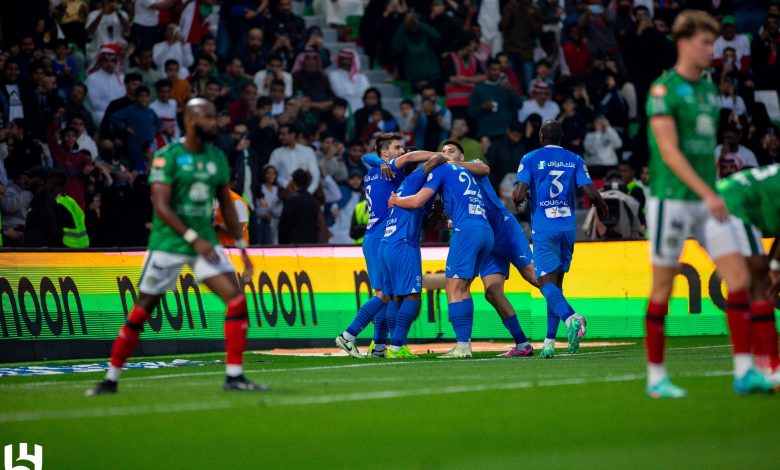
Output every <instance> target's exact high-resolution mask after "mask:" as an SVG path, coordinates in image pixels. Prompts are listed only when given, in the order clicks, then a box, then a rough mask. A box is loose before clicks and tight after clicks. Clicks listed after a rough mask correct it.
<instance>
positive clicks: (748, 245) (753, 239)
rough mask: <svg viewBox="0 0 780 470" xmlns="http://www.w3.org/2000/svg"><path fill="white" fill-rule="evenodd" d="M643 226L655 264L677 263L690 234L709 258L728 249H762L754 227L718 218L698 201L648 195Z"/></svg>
mask: <svg viewBox="0 0 780 470" xmlns="http://www.w3.org/2000/svg"><path fill="white" fill-rule="evenodd" d="M647 228H648V231H649V233H650V253H651V255H652V260H653V265H655V266H664V267H675V266H677V265H678V263H679V259H680V254H681V253H682V249H683V246H684V245H685V240H686V239H688V238H691V237H692V238H694V239H696V241H698V242H699V245H701V246H702V248H704V249H705V250H707V253H708V254H709V255H710V258H712V259H713V260H715V259H718V258H720V257H721V256H725V255H728V254H731V253H739V254H741V255H743V256H756V255H761V254H763V253H764V250H763V246H762V245H761V235H760V233H759V231H758V230H757V229H756V228H755V227H753V226H752V225H747V224H745V223H744V222H742V221H741V220H739V219H737V218H736V217H734V216H730V217H729V219H728V220H727V221H726V222H722V223H721V222H718V221H717V220H715V219H714V218H712V216H710V213H709V211H708V210H707V206H706V205H705V204H704V203H703V202H701V201H679V200H673V199H663V200H660V199H657V198H654V197H651V198H650V200H649V201H648V203H647Z"/></svg>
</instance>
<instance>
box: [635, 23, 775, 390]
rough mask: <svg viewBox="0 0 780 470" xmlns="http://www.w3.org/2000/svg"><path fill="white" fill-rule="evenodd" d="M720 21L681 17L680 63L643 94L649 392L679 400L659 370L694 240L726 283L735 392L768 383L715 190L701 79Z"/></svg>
mask: <svg viewBox="0 0 780 470" xmlns="http://www.w3.org/2000/svg"><path fill="white" fill-rule="evenodd" d="M718 31H719V25H718V22H717V21H716V20H715V19H714V18H713V17H711V16H710V15H708V14H707V13H704V12H702V11H696V10H688V11H684V12H682V13H680V14H679V15H678V16H677V18H676V19H675V21H674V25H673V26H672V36H673V38H674V41H675V43H676V44H677V51H678V59H677V64H676V65H675V67H674V69H673V70H671V71H669V72H667V73H665V74H664V75H662V76H661V77H660V78H658V79H657V80H656V81H655V82H654V83H653V86H652V87H651V88H650V93H649V95H648V97H647V106H646V108H647V116H648V117H649V120H650V125H649V127H648V143H649V145H650V191H651V198H650V201H649V202H648V206H647V223H648V229H649V232H650V250H651V258H652V263H653V285H652V290H651V293H650V301H649V303H648V306H647V317H646V320H645V328H646V330H647V361H648V365H647V394H648V396H650V397H651V398H682V397H685V396H686V392H685V390H683V389H682V388H680V387H678V386H676V385H674V384H673V383H672V382H671V381H670V380H669V376H668V373H667V371H666V366H665V365H664V349H665V333H664V322H665V318H666V315H667V314H668V312H669V298H670V297H671V295H672V286H673V281H674V278H675V276H676V275H677V274H678V273H679V272H680V264H679V258H680V254H681V253H682V249H683V246H684V245H685V240H686V239H687V238H688V237H691V236H692V237H693V238H695V239H696V240H697V241H698V242H699V244H700V245H701V246H702V247H703V248H705V249H706V250H707V252H708V254H709V256H710V257H711V258H712V259H713V261H715V264H716V266H717V272H718V275H719V276H720V277H721V279H723V280H725V281H726V286H727V287H728V292H729V293H728V300H727V301H726V317H727V321H728V327H729V331H730V333H731V344H732V351H733V359H734V382H733V385H734V390H735V391H736V392H737V393H738V394H747V393H755V392H767V391H770V390H771V384H770V383H769V382H768V381H767V380H766V379H765V378H764V377H763V376H762V375H761V374H759V373H758V372H757V371H756V370H755V369H754V367H753V358H752V356H751V354H750V328H751V326H750V323H751V321H750V273H749V271H748V267H747V263H746V262H745V258H744V257H743V256H742V254H741V253H742V252H743V251H744V250H742V249H741V247H740V240H739V238H738V236H737V230H736V227H738V226H739V225H740V223H741V222H739V220H738V219H735V218H733V217H731V216H730V215H729V211H728V208H727V206H726V204H725V203H724V202H723V199H721V197H720V196H719V195H718V193H717V192H716V191H715V165H713V164H712V155H713V153H714V152H715V146H716V144H717V129H718V120H719V117H720V99H719V95H718V89H717V87H715V85H713V84H712V82H710V81H708V80H707V79H705V78H702V72H703V71H704V70H706V69H708V68H709V66H710V61H711V59H712V51H713V44H714V42H715V38H716V37H717V36H718Z"/></svg>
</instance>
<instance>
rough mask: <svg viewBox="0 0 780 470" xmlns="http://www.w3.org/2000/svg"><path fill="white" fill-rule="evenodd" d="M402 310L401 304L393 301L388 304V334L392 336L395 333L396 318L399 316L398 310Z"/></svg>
mask: <svg viewBox="0 0 780 470" xmlns="http://www.w3.org/2000/svg"><path fill="white" fill-rule="evenodd" d="M400 308H401V302H400V301H398V302H396V301H394V300H391V301H390V302H388V303H387V332H388V333H389V334H390V336H393V331H394V330H395V321H396V317H397V316H398V309H400Z"/></svg>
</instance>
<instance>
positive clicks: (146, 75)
mask: <svg viewBox="0 0 780 470" xmlns="http://www.w3.org/2000/svg"><path fill="white" fill-rule="evenodd" d="M135 62H136V65H135V67H133V68H130V69H128V70H127V73H128V74H131V73H137V74H138V75H140V76H141V85H144V86H145V87H147V88H149V90H150V91H152V90H154V85H155V83H157V80H159V79H160V74H159V73H158V72H157V70H156V69H155V68H154V61H153V60H152V49H151V48H139V49H136V51H135ZM155 98H157V92H156V90H154V91H153V92H152V99H155Z"/></svg>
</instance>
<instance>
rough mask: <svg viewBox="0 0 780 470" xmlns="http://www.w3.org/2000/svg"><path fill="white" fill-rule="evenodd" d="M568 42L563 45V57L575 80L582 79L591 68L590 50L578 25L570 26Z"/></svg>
mask: <svg viewBox="0 0 780 470" xmlns="http://www.w3.org/2000/svg"><path fill="white" fill-rule="evenodd" d="M567 38H568V39H567V41H566V42H565V43H564V44H563V46H562V48H563V55H564V57H565V59H566V64H568V66H569V71H570V72H571V76H572V77H573V78H582V77H584V76H585V75H586V74H587V73H588V69H589V68H590V48H588V45H587V44H585V42H584V41H583V38H582V30H581V29H580V27H579V26H577V24H572V25H571V26H569V30H568V34H567Z"/></svg>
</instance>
